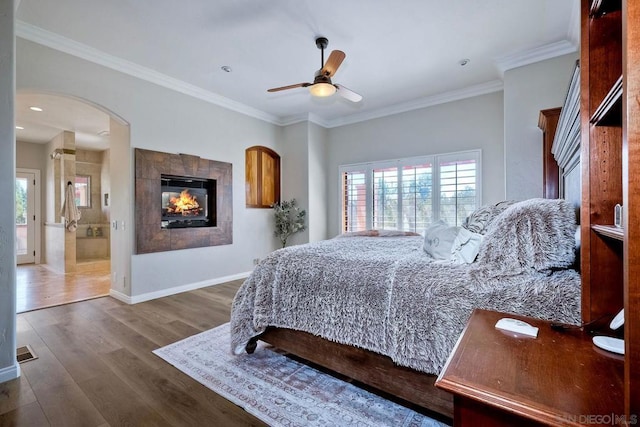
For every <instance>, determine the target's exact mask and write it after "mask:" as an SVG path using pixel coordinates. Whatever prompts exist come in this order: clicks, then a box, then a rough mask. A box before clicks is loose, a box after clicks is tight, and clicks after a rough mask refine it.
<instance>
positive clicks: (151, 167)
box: [135, 148, 233, 254]
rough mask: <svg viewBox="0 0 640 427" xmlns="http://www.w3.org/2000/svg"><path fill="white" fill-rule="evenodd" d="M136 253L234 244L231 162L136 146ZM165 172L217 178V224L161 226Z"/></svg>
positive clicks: (167, 173) (174, 174)
mask: <svg viewBox="0 0 640 427" xmlns="http://www.w3.org/2000/svg"><path fill="white" fill-rule="evenodd" d="M135 159H136V191H135V200H136V202H135V203H136V206H135V210H136V253H138V254H145V253H152V252H163V251H173V250H178V249H188V248H200V247H204V246H218V245H229V244H231V243H233V234H232V231H233V201H232V197H233V195H232V188H231V185H232V181H231V169H232V167H231V166H232V165H231V163H225V162H219V161H215V160H206V159H201V158H200V157H198V156H190V155H187V154H171V153H162V152H159V151H150V150H143V149H140V148H136V149H135ZM162 175H173V176H184V177H193V178H201V179H210V180H215V182H216V191H215V193H216V209H215V211H216V213H215V216H216V220H215V226H213V227H197V228H169V229H167V228H161V227H160V224H161V220H162V218H161V217H162V208H161V204H162V203H161V193H162V190H161V186H160V178H161V176H162Z"/></svg>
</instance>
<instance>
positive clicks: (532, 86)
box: [504, 53, 578, 200]
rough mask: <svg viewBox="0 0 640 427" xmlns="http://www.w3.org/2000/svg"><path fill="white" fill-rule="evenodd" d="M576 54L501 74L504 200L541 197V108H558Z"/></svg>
mask: <svg viewBox="0 0 640 427" xmlns="http://www.w3.org/2000/svg"><path fill="white" fill-rule="evenodd" d="M577 59H578V54H577V53H575V54H570V55H563V56H560V57H557V58H554V59H549V60H546V61H541V62H537V63H535V64H531V65H527V66H525V67H519V68H514V69H512V70H508V71H506V72H505V73H504V136H505V147H504V151H505V158H504V161H505V172H506V179H505V184H506V196H507V199H517V200H524V199H530V198H533V197H542V131H541V130H540V129H539V128H538V116H539V115H540V110H544V109H547V108H555V107H561V106H562V104H563V103H564V98H565V96H566V94H567V89H568V88H569V80H570V79H571V74H572V73H573V69H574V67H575V63H576V60H577Z"/></svg>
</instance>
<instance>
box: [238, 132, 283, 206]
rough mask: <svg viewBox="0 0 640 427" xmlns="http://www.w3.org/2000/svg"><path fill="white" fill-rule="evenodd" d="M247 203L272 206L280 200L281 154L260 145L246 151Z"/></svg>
mask: <svg viewBox="0 0 640 427" xmlns="http://www.w3.org/2000/svg"><path fill="white" fill-rule="evenodd" d="M245 182H246V184H245V185H246V204H247V207H248V208H271V206H273V205H274V204H275V203H279V202H280V156H279V155H278V153H276V152H275V151H273V150H271V149H269V148H267V147H262V146H259V145H256V146H253V147H249V148H247V149H246V151H245Z"/></svg>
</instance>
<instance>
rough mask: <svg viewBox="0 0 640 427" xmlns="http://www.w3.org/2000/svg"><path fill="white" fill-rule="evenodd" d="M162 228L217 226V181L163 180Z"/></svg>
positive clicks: (194, 179)
mask: <svg viewBox="0 0 640 427" xmlns="http://www.w3.org/2000/svg"><path fill="white" fill-rule="evenodd" d="M161 183H162V184H161V186H162V187H161V188H162V205H161V206H162V224H161V225H162V227H163V228H186V227H212V226H215V215H214V214H215V181H214V180H209V179H200V178H189V177H176V176H165V175H162V178H161Z"/></svg>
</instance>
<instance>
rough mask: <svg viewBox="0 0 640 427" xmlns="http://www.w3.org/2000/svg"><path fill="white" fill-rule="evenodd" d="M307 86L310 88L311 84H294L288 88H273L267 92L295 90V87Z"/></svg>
mask: <svg viewBox="0 0 640 427" xmlns="http://www.w3.org/2000/svg"><path fill="white" fill-rule="evenodd" d="M307 86H311V83H296V84H294V85H289V86H282V87H274V88H271V89H267V92H279V91H281V90H287V89H295V88H297V87H307Z"/></svg>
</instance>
